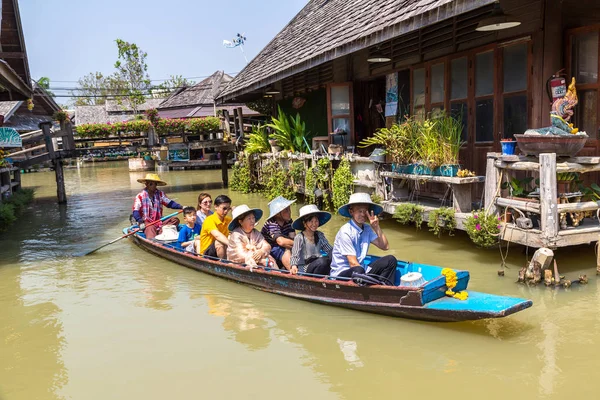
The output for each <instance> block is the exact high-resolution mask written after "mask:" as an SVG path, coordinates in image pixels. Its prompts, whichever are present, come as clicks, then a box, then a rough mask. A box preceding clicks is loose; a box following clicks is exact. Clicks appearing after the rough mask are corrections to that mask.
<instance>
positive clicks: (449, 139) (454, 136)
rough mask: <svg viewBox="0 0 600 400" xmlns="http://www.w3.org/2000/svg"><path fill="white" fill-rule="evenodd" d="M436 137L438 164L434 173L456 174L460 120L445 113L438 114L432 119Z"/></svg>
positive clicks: (460, 133) (460, 138)
mask: <svg viewBox="0 0 600 400" xmlns="http://www.w3.org/2000/svg"><path fill="white" fill-rule="evenodd" d="M433 121H434V124H435V130H436V131H437V135H438V137H439V139H438V150H437V156H438V164H439V165H438V166H437V167H436V168H435V169H434V170H433V174H434V175H441V176H456V175H457V174H458V170H459V169H460V165H459V159H458V157H459V152H460V147H461V146H462V144H463V141H462V130H463V125H462V122H461V121H459V120H458V119H456V118H453V117H452V116H450V115H446V114H445V113H441V114H439V115H438V116H437V117H436V118H435V119H434V120H433Z"/></svg>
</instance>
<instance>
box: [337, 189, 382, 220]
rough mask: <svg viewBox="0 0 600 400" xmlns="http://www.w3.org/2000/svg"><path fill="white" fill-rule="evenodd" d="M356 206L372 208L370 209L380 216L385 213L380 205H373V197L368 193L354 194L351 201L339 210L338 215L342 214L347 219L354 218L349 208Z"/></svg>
mask: <svg viewBox="0 0 600 400" xmlns="http://www.w3.org/2000/svg"><path fill="white" fill-rule="evenodd" d="M354 204H366V205H368V206H369V207H370V209H371V210H373V212H374V213H375V215H379V214H381V212H382V211H383V207H381V206H380V205H379V204H375V203H373V201H371V196H370V195H369V194H368V193H353V194H351V195H350V200H349V201H348V204H344V205H343V206H341V207H340V208H339V210H338V214H340V215H341V216H344V217H346V218H352V216H351V215H350V212H349V211H348V208H349V207H350V206H351V205H354Z"/></svg>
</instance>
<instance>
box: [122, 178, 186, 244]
mask: <svg viewBox="0 0 600 400" xmlns="http://www.w3.org/2000/svg"><path fill="white" fill-rule="evenodd" d="M137 181H138V182H140V183H143V184H144V186H145V187H144V189H143V190H142V191H141V192H140V193H138V195H137V196H135V201H134V202H133V218H135V220H136V221H137V223H138V225H139V227H140V230H141V231H143V232H144V234H145V235H146V238H147V239H154V238H155V237H156V235H158V234H159V233H160V231H161V229H162V226H164V225H175V226H177V225H179V218H177V217H171V218H169V219H167V220H165V221H162V223H161V222H159V223H157V224H154V225H151V226H149V227H147V228H146V224H149V223H151V222H154V221H158V220H160V219H161V218H162V208H163V206H165V207H167V208H172V209H174V210H181V209H182V208H183V206H182V205H180V204H179V203H176V202H175V201H173V200H171V199H169V198H168V197H167V196H166V195H165V193H164V192H163V191H162V190H159V189H158V188H157V187H158V186H166V185H167V183H166V182H164V181H162V180H161V179H160V178H159V177H158V175H157V174H146V177H145V178H140V179H138V180H137Z"/></svg>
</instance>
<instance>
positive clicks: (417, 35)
mask: <svg viewBox="0 0 600 400" xmlns="http://www.w3.org/2000/svg"><path fill="white" fill-rule="evenodd" d="M498 6H499V7H501V10H502V11H503V12H504V13H505V14H507V15H509V16H511V17H513V18H514V19H516V20H517V21H518V22H520V24H519V25H518V26H515V27H511V28H508V29H502V30H492V31H478V30H476V28H477V27H478V25H479V24H480V23H481V24H482V25H485V23H486V21H488V20H489V18H490V17H491V16H492V12H493V11H494V10H495V7H498ZM496 11H497V10H496ZM599 49H600V2H599V1H597V0H577V1H576V0H562V1H559V0H532V1H518V0H501V1H500V2H497V1H495V0H441V1H440V0H405V1H400V2H399V1H396V0H378V1H374V0H311V1H309V2H308V4H307V5H306V6H305V7H304V8H303V9H302V10H301V11H300V12H299V13H298V14H297V15H296V16H295V17H294V18H293V19H292V20H291V21H290V22H289V24H288V25H287V26H286V27H285V28H284V29H283V30H282V31H281V32H280V33H279V34H277V36H275V38H273V40H272V41H271V42H270V43H269V44H268V45H267V46H266V47H265V48H264V49H263V50H262V51H261V52H260V53H259V54H258V55H257V56H256V57H255V58H254V59H253V60H252V61H251V62H250V63H249V64H248V65H247V66H246V67H245V68H244V69H243V70H242V71H241V72H240V73H239V74H238V75H237V76H236V77H235V78H234V79H233V80H232V81H231V82H230V83H229V85H228V86H227V87H226V88H225V90H224V91H223V92H221V94H220V95H219V98H218V101H219V102H224V103H227V102H246V101H251V100H256V99H258V98H262V97H263V96H264V95H272V96H274V97H273V99H274V100H275V101H276V102H277V103H278V104H280V105H281V106H282V107H283V109H284V110H286V109H290V110H291V109H292V107H291V106H292V105H293V104H292V103H293V100H294V99H297V98H300V100H301V101H299V102H298V101H297V102H296V103H295V105H297V104H298V103H302V102H304V105H303V106H302V107H300V108H298V111H299V112H300V113H301V116H302V117H303V118H304V119H305V120H306V121H307V126H310V127H313V129H312V130H313V132H315V133H317V135H319V136H325V135H328V134H330V133H332V132H333V131H334V130H335V129H336V128H343V129H344V130H346V131H347V132H348V135H347V137H346V138H345V141H346V143H345V144H346V145H347V146H352V145H355V144H356V143H357V142H358V141H360V140H361V139H362V138H365V137H368V136H370V135H372V134H373V132H375V131H376V130H377V129H378V128H380V127H382V126H384V125H385V123H386V120H385V118H382V114H383V112H384V111H385V107H384V106H385V96H386V76H388V75H390V74H392V73H397V81H398V97H399V99H398V103H399V105H398V110H397V113H396V115H397V117H401V115H403V114H405V113H409V114H413V115H414V114H424V113H429V112H432V111H435V110H436V109H444V110H450V111H451V112H452V113H453V114H454V115H457V116H458V115H460V116H461V117H462V118H463V121H464V126H465V127H464V132H463V137H464V140H465V142H466V144H465V145H464V146H463V149H462V151H461V157H460V158H461V163H462V164H463V165H464V166H465V167H466V168H468V169H471V170H474V171H476V172H477V173H478V174H480V175H481V174H484V173H485V168H486V154H487V153H488V152H491V151H499V150H500V143H499V141H500V139H501V138H505V137H511V136H512V135H514V134H515V133H522V132H524V131H525V130H526V129H527V128H529V127H533V128H538V127H543V126H547V125H549V124H550V118H549V112H550V101H549V98H548V95H547V90H546V83H547V80H548V79H549V78H550V77H551V76H552V75H553V74H554V73H555V72H556V71H558V70H560V69H562V68H565V69H566V74H567V76H569V77H570V76H574V77H575V78H576V79H577V89H578V92H579V105H578V106H577V107H576V115H575V123H576V125H577V126H579V127H580V128H581V129H582V130H585V131H586V132H587V133H588V135H590V140H588V143H587V145H586V147H585V149H584V150H583V151H582V152H581V153H580V155H597V154H598V153H599V150H600V149H599V146H600V144H599V140H598V128H599V127H600V119H599V118H598V115H599V114H600V113H599V111H600V101H599V100H598V96H599V93H598V92H599V90H600V80H599V79H598V71H599V69H600V52H599ZM369 60H371V61H369ZM373 61H380V62H373ZM381 61H382V62H381ZM307 106H308V108H307V110H308V111H303V109H304V107H307ZM294 108H296V107H294ZM380 111H381V112H380ZM330 137H331V136H330Z"/></svg>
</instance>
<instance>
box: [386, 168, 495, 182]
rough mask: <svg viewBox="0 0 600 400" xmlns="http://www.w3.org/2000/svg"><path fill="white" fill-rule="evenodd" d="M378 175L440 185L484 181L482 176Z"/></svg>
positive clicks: (389, 173)
mask: <svg viewBox="0 0 600 400" xmlns="http://www.w3.org/2000/svg"><path fill="white" fill-rule="evenodd" d="M380 175H381V176H385V177H388V178H392V179H410V180H413V181H425V182H440V183H448V184H452V185H464V184H469V183H481V182H484V181H485V177H483V176H472V177H468V178H458V177H450V176H435V175H413V174H399V173H397V172H388V171H384V172H381V173H380Z"/></svg>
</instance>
